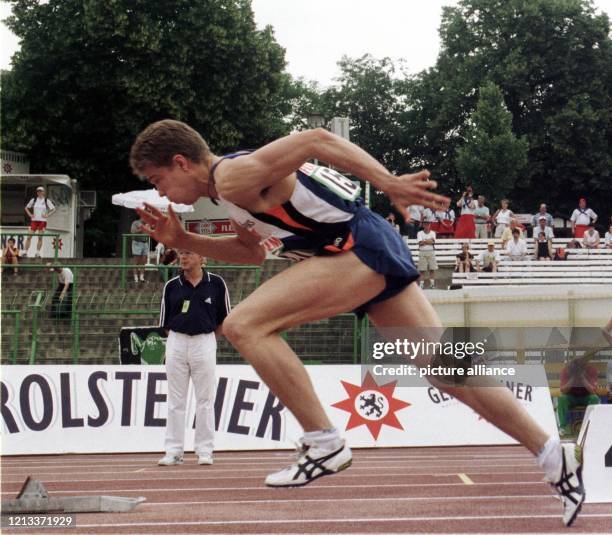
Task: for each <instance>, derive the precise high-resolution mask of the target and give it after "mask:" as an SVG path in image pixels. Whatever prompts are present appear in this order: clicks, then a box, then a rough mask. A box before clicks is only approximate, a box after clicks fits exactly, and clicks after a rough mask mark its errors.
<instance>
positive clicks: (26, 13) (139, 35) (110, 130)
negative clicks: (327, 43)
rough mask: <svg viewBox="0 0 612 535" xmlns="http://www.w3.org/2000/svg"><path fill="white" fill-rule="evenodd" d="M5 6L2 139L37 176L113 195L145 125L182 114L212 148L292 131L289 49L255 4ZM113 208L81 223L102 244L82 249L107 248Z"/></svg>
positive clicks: (63, 0) (73, 0)
mask: <svg viewBox="0 0 612 535" xmlns="http://www.w3.org/2000/svg"><path fill="white" fill-rule="evenodd" d="M12 4H13V16H12V17H10V18H9V19H8V21H7V24H8V26H9V27H10V28H11V29H12V31H13V32H15V34H16V35H17V36H18V37H19V38H20V39H21V50H20V51H19V52H18V53H17V54H16V55H15V56H14V57H13V68H12V70H11V71H9V72H4V73H2V86H3V91H2V137H3V140H4V145H5V146H8V147H11V148H14V149H15V150H23V151H26V152H28V153H29V155H30V160H31V166H32V170H33V172H60V173H66V174H70V175H71V176H72V177H74V178H77V179H78V180H79V181H80V183H81V185H82V186H83V187H85V188H92V189H96V190H98V191H100V190H106V192H102V195H101V198H102V199H109V198H110V193H112V192H117V191H125V190H127V189H133V188H135V187H136V186H137V185H138V183H137V179H136V178H135V177H133V176H132V174H131V172H130V170H129V166H128V154H129V149H130V146H131V144H132V142H133V140H134V137H135V136H136V135H137V133H138V132H139V131H140V130H141V129H142V128H143V127H144V126H146V125H147V124H148V123H150V122H152V121H155V120H158V119H162V118H174V119H179V120H183V121H186V122H187V123H189V124H191V125H192V126H193V127H194V128H195V129H196V130H198V131H200V132H202V134H203V135H204V137H205V139H207V141H208V142H209V144H210V146H211V148H212V149H213V151H216V152H225V151H228V150H232V149H236V148H238V147H243V148H248V147H253V148H254V147H257V146H259V145H261V144H263V143H265V142H267V141H269V140H270V139H273V138H275V137H278V136H279V135H283V134H285V133H286V132H287V131H288V127H287V125H286V123H285V122H284V120H283V115H284V113H286V111H287V109H288V107H287V105H286V104H284V103H283V102H282V99H283V98H284V96H285V95H286V93H287V91H288V89H287V88H288V84H289V83H290V81H289V79H288V77H287V75H286V73H284V66H285V61H284V51H283V49H282V48H281V47H280V46H279V45H278V44H277V43H276V42H275V40H274V36H273V34H272V30H271V28H266V29H264V30H262V31H258V30H257V29H256V26H255V22H254V20H253V13H252V10H251V5H250V0H174V1H172V2H167V1H165V0H112V1H108V2H98V1H96V0H85V1H83V0H49V1H45V2H43V1H38V0H12ZM108 208H109V206H101V207H100V209H98V210H96V212H94V220H93V225H91V224H89V223H88V230H89V231H91V230H92V226H93V227H96V226H98V227H99V228H100V229H101V230H102V231H103V233H104V234H105V235H106V236H107V237H108V240H107V243H106V246H105V247H103V248H102V250H100V251H95V252H94V251H89V253H95V254H98V255H99V254H108V253H110V250H109V248H111V247H112V245H111V244H113V243H114V238H115V236H112V235H111V234H110V233H111V232H115V233H116V226H114V225H109V222H110V221H112V219H113V218H114V217H116V215H115V214H113V213H112V212H111V211H110V210H109V209H108ZM111 229H115V230H111ZM111 240H112V241H111ZM98 243H100V241H98Z"/></svg>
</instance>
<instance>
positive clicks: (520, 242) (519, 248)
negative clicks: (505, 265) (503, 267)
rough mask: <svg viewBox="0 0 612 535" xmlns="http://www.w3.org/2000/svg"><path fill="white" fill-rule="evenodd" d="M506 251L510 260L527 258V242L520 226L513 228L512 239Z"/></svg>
mask: <svg viewBox="0 0 612 535" xmlns="http://www.w3.org/2000/svg"><path fill="white" fill-rule="evenodd" d="M506 252H507V253H508V258H509V259H510V260H525V258H526V257H527V244H526V243H525V240H524V239H522V238H521V231H520V230H519V229H518V228H513V229H512V239H511V240H510V241H509V242H508V243H507V245H506Z"/></svg>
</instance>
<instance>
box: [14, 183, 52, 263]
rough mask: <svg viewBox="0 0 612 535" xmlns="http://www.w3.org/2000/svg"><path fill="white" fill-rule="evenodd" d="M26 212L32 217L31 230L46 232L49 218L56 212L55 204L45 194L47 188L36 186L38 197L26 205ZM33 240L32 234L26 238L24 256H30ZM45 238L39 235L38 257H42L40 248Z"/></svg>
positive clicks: (37, 244)
mask: <svg viewBox="0 0 612 535" xmlns="http://www.w3.org/2000/svg"><path fill="white" fill-rule="evenodd" d="M25 211H26V214H28V217H29V218H30V232H33V233H36V232H40V233H41V234H42V233H43V232H45V230H46V228H47V220H48V219H49V217H51V215H52V214H53V213H54V212H55V205H54V204H53V202H52V201H51V199H48V198H47V196H46V194H45V188H44V187H43V186H38V187H37V188H36V198H34V199H31V200H30V202H29V203H28V204H27V205H26V207H25ZM31 241H32V235H29V236H28V237H27V238H26V242H25V251H24V253H23V255H22V256H24V257H26V256H28V251H29V250H30V243H31ZM42 243H43V238H42V236H38V242H37V243H36V257H37V258H39V257H40V249H41V248H42Z"/></svg>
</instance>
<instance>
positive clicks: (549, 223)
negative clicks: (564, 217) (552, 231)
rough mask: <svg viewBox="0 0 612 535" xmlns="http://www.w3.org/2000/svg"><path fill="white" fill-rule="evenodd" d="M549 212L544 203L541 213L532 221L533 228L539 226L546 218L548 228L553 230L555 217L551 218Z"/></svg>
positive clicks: (541, 205)
mask: <svg viewBox="0 0 612 535" xmlns="http://www.w3.org/2000/svg"><path fill="white" fill-rule="evenodd" d="M547 210H548V209H547V206H546V205H545V204H544V203H542V204H540V211H539V212H538V213H537V214H536V215H534V216H533V218H532V219H531V226H532V227H533V228H535V227H537V226H538V221H540V218H541V217H544V218H545V219H546V226H547V227H551V228H552V226H553V216H551V215H550V214H549V213H548V211H547Z"/></svg>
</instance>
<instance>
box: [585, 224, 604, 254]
mask: <svg viewBox="0 0 612 535" xmlns="http://www.w3.org/2000/svg"><path fill="white" fill-rule="evenodd" d="M599 239H600V238H599V232H597V230H595V228H594V227H591V228H589V230H587V231H586V232H585V233H584V234H583V235H582V245H583V246H584V248H585V249H599Z"/></svg>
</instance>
